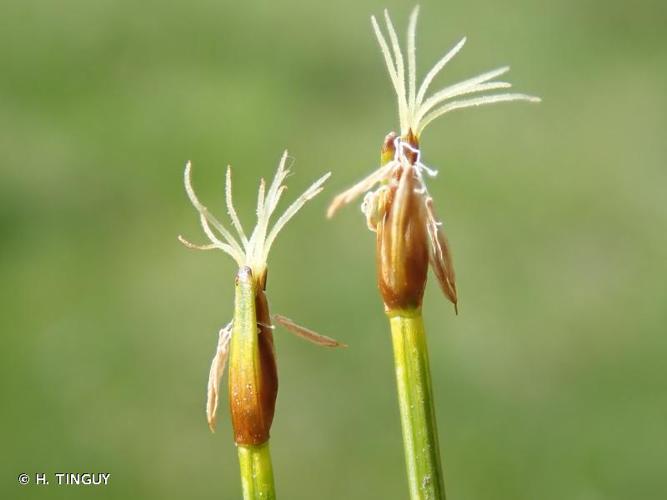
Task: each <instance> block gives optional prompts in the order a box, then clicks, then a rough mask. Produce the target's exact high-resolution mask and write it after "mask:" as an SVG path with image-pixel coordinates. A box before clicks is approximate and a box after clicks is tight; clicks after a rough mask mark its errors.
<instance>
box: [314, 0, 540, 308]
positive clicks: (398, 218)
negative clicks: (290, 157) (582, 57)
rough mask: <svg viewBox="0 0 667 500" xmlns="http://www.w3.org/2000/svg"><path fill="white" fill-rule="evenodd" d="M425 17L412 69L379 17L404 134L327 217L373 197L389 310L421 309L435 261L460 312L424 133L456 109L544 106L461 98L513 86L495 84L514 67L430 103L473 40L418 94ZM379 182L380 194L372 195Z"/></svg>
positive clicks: (411, 53)
mask: <svg viewBox="0 0 667 500" xmlns="http://www.w3.org/2000/svg"><path fill="white" fill-rule="evenodd" d="M418 14H419V7H416V8H415V9H414V10H413V11H412V14H411V15H410V21H409V23H408V36H407V69H406V67H405V62H404V58H403V53H402V51H401V47H400V45H399V41H398V36H397V35H396V30H395V29H394V25H393V23H392V22H391V19H390V17H389V14H388V12H387V11H386V10H385V11H384V19H385V24H386V28H387V32H388V34H389V41H390V43H387V39H386V38H385V36H384V35H383V34H382V30H381V29H380V26H379V24H378V22H377V20H376V19H375V17H374V16H373V17H371V23H372V25H373V30H374V32H375V35H376V37H377V39H378V42H379V44H380V49H381V51H382V54H383V56H384V59H385V62H386V65H387V69H388V71H389V77H390V79H391V82H392V85H393V87H394V90H395V92H396V96H397V100H398V116H399V124H400V135H397V134H395V133H393V132H392V133H390V134H389V135H387V137H386V138H385V141H384V144H383V146H382V152H381V158H380V168H378V169H377V170H375V171H374V172H373V173H372V174H370V175H369V176H368V177H366V178H365V179H363V180H362V181H360V182H358V183H357V184H355V185H354V186H352V187H351V188H349V189H348V190H346V191H344V192H343V193H341V194H340V195H338V196H337V197H336V198H334V200H333V202H332V203H331V205H330V206H329V210H328V212H327V216H328V217H332V216H333V215H334V214H335V212H336V211H337V210H338V209H339V208H340V207H341V206H343V205H345V204H347V203H350V202H351V201H353V200H354V199H356V198H357V197H358V196H359V195H361V194H362V193H366V195H365V197H364V202H363V204H362V211H363V212H364V215H365V216H366V221H367V224H368V227H369V229H371V230H372V231H375V232H376V233H377V257H376V261H377V267H378V285H379V288H380V291H381V293H382V296H383V299H384V303H385V308H386V309H387V310H389V311H392V310H397V309H411V308H416V307H419V306H420V305H421V302H422V297H423V292H424V286H425V283H426V269H427V267H428V263H429V262H430V264H431V267H432V268H433V271H434V273H435V275H436V277H437V279H438V283H439V284H440V287H441V289H442V290H443V292H444V294H445V295H446V296H447V298H448V299H449V300H450V301H451V302H452V303H453V304H454V307H455V309H456V308H457V302H458V298H457V293H456V283H455V277H454V268H453V264H452V258H451V253H450V250H449V244H448V242H447V238H446V237H445V233H444V230H443V227H442V222H440V221H439V220H438V219H437V218H436V215H435V210H434V208H433V199H432V198H431V196H430V195H429V193H428V189H427V187H426V184H425V180H424V179H425V177H427V176H428V177H435V176H436V175H437V171H435V170H432V169H430V168H429V167H427V166H426V165H425V164H424V163H423V162H422V160H421V150H420V144H419V141H420V137H421V134H422V132H423V131H424V129H425V128H426V127H427V126H428V125H429V124H430V123H431V122H432V121H433V120H435V119H436V118H438V117H440V116H442V115H444V114H445V113H448V112H450V111H454V110H456V109H462V108H468V107H473V106H480V105H483V104H492V103H497V102H506V101H528V102H539V101H540V99H539V98H537V97H533V96H529V95H526V94H518V93H500V94H490V95H489V94H487V95H481V96H476V97H467V98H463V99H458V100H454V99H455V98H458V97H462V96H468V95H470V94H477V93H480V92H487V91H491V90H497V89H506V88H509V87H511V85H510V84H509V83H507V82H501V81H494V79H495V78H496V77H498V76H500V75H503V74H504V73H506V72H507V71H509V67H507V66H504V67H501V68H498V69H495V70H491V71H488V72H486V73H483V74H481V75H479V76H476V77H473V78H469V79H467V80H464V81H462V82H459V83H456V84H454V85H450V86H448V87H445V88H443V89H441V90H439V91H437V92H435V93H434V94H432V95H431V96H430V97H426V93H427V91H428V89H429V86H430V84H431V82H432V81H433V79H434V78H435V77H436V76H437V74H438V73H439V72H440V71H441V70H442V69H443V68H444V67H445V65H446V64H447V63H448V62H449V61H450V60H451V59H452V58H453V57H454V56H455V55H456V54H457V53H458V52H459V51H460V50H461V48H462V47H463V45H464V44H465V41H466V39H465V38H463V39H462V40H461V41H460V42H459V43H458V44H456V45H455V46H454V47H453V48H452V49H451V50H450V51H449V52H447V53H446V54H445V55H444V56H443V57H442V59H440V60H439V61H438V62H437V63H436V64H435V65H434V66H433V68H431V70H430V71H429V72H428V73H427V74H426V77H425V78H424V80H423V81H422V83H421V85H420V86H419V88H417V78H416V57H415V53H416V50H415V32H416V27H417V16H418ZM378 184H379V185H380V186H379V188H377V189H376V190H375V191H371V190H372V189H373V188H375V186H376V185H378Z"/></svg>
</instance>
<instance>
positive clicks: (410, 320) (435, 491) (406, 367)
mask: <svg viewBox="0 0 667 500" xmlns="http://www.w3.org/2000/svg"><path fill="white" fill-rule="evenodd" d="M389 322H390V324H391V336H392V341H393V344H394V364H395V367H396V381H397V383H398V402H399V407H400V411H401V427H402V428H403V446H404V448H405V461H406V466H407V472H408V483H409V486H410V498H411V499H412V500H424V499H429V500H444V498H445V485H444V481H443V478H442V466H441V465H440V447H439V444H438V430H437V427H436V420H435V408H434V404H433V392H432V390H431V370H430V367H429V362H428V348H427V346H426V334H425V332H424V323H423V321H422V316H421V310H411V311H394V312H390V313H389Z"/></svg>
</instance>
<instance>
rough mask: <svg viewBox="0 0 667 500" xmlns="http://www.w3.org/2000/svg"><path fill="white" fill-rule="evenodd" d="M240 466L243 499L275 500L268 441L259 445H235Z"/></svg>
mask: <svg viewBox="0 0 667 500" xmlns="http://www.w3.org/2000/svg"><path fill="white" fill-rule="evenodd" d="M237 448H238V454H239V464H240V466H241V484H242V485H243V499H244V500H259V499H261V500H275V498H276V488H275V486H274V484H273V466H272V465H271V453H270V452H269V442H268V441H267V442H266V443H264V444H260V445H242V444H239V445H237Z"/></svg>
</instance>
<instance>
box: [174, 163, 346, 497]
mask: <svg viewBox="0 0 667 500" xmlns="http://www.w3.org/2000/svg"><path fill="white" fill-rule="evenodd" d="M287 159H288V157H287V151H285V153H284V154H283V156H282V158H281V160H280V164H279V165H278V170H277V172H276V175H275V177H274V179H273V182H272V183H271V186H270V187H269V189H268V191H267V190H266V185H265V183H264V179H262V180H261V181H260V184H259V194H258V196H257V225H256V226H255V228H254V230H253V232H252V234H251V235H250V237H248V236H246V233H245V232H244V230H243V227H242V225H241V222H240V220H239V218H238V216H237V214H236V210H235V209H234V204H233V202H232V180H231V169H230V168H229V167H228V168H227V178H226V186H225V188H226V189H225V199H226V204H227V211H228V214H229V218H230V219H231V222H232V225H233V226H234V229H235V230H236V233H237V236H234V235H233V234H232V232H231V231H229V230H228V229H227V228H226V227H225V226H224V225H223V224H222V223H221V222H220V221H219V220H218V219H217V218H216V217H214V216H213V215H212V214H211V212H209V210H208V209H207V208H206V207H205V206H204V205H203V204H202V203H201V202H200V201H199V199H198V198H197V195H196V194H195V191H194V189H193V187H192V182H191V179H190V173H191V166H190V163H188V164H187V166H186V167H185V190H186V192H187V194H188V196H189V198H190V201H191V202H192V204H193V205H194V207H195V208H196V210H197V212H198V213H199V220H200V222H201V226H202V229H203V230H204V233H205V234H206V236H207V237H208V240H209V243H208V244H205V245H196V244H193V243H190V242H189V241H187V240H185V239H184V238H183V237H181V236H179V240H180V241H181V242H182V243H183V244H184V245H186V246H187V247H188V248H193V249H197V250H214V249H219V250H222V251H223V252H225V253H227V254H229V255H230V256H231V257H232V258H233V259H234V260H235V261H236V263H237V264H238V266H239V270H238V273H237V274H236V283H235V298H234V317H233V319H232V321H231V322H230V323H229V324H228V325H227V326H226V327H224V328H223V329H222V330H220V333H219V335H218V345H217V349H216V353H215V356H214V357H213V361H212V363H211V370H210V374H209V380H208V401H207V404H206V418H207V420H208V424H209V427H210V428H211V430H214V429H215V422H216V412H217V408H218V400H219V394H220V378H221V376H222V374H223V371H224V368H225V363H226V361H227V357H228V356H229V405H230V409H231V416H232V427H233V430H234V441H235V443H236V446H237V450H238V457H239V463H240V468H241V483H242V489H243V497H244V499H246V500H250V499H263V500H270V499H274V498H276V494H275V486H274V479H273V467H272V464H271V455H270V452H269V433H270V429H271V424H272V422H273V415H274V409H275V404H276V397H277V394H278V374H277V367H276V359H275V350H274V346H273V328H274V327H273V324H272V319H273V320H274V321H276V322H277V323H279V324H281V325H282V326H283V327H285V328H286V329H287V330H289V331H290V332H292V333H295V334H296V335H298V336H300V337H302V338H305V339H306V340H309V341H311V342H314V343H316V344H318V345H322V346H326V347H338V346H342V344H340V343H338V342H336V341H335V340H333V339H331V338H329V337H325V336H323V335H319V334H317V333H316V332H314V331H312V330H309V329H307V328H305V327H302V326H299V325H298V324H296V323H294V322H293V321H292V320H289V319H287V318H285V317H284V316H280V315H274V316H271V315H270V314H269V304H268V300H267V297H266V293H265V291H266V277H267V264H266V262H267V258H268V254H269V250H270V249H271V246H272V245H273V242H274V240H275V238H276V236H277V235H278V233H279V232H280V231H281V230H282V229H283V228H284V226H285V224H287V222H288V221H289V220H290V219H291V218H292V217H293V216H294V215H295V214H296V213H297V212H298V211H299V210H300V209H301V207H303V205H304V204H305V203H306V202H307V201H308V200H310V199H311V198H313V197H315V196H316V195H317V194H318V193H320V192H321V191H322V189H323V188H322V186H323V184H324V182H325V181H326V180H327V179H328V178H329V176H330V174H329V173H328V174H326V175H324V176H323V177H321V178H320V179H318V180H317V181H316V182H315V183H314V184H313V185H312V186H310V187H309V188H308V189H307V190H306V191H305V192H304V193H303V194H302V195H301V196H299V197H298V198H297V199H296V201H294V202H293V203H292V204H291V205H290V206H289V207H288V208H287V210H285V212H284V213H283V214H282V215H281V216H280V217H279V218H278V219H277V220H276V222H275V224H274V225H273V227H272V228H271V229H269V222H270V219H271V216H272V215H273V213H274V212H275V210H276V208H277V206H278V202H279V201H280V198H281V195H282V193H283V191H284V190H285V189H286V187H285V186H284V185H283V181H284V180H285V179H286V177H287V175H288V174H289V170H288V169H287V167H286V163H287Z"/></svg>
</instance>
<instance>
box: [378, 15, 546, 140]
mask: <svg viewBox="0 0 667 500" xmlns="http://www.w3.org/2000/svg"><path fill="white" fill-rule="evenodd" d="M418 15H419V6H417V7H415V8H414V10H413V11H412V14H410V21H409V22H408V37H407V61H408V64H407V77H406V68H405V63H404V59H403V52H402V50H401V46H400V44H399V41H398V36H397V35H396V29H395V28H394V25H393V23H392V22H391V18H390V17H389V13H388V12H387V10H386V9H385V11H384V20H385V25H386V28H387V32H388V33H389V41H390V42H391V48H390V46H389V44H388V43H387V39H386V38H385V37H384V35H383V34H382V30H381V29H380V25H379V24H378V22H377V20H376V19H375V16H371V23H372V24H373V30H374V31H375V36H376V37H377V39H378V42H379V44H380V48H381V49H382V54H383V56H384V60H385V62H386V64H387V69H388V71H389V77H390V78H391V82H392V84H393V86H394V90H395V91H396V96H397V98H398V116H399V120H400V126H401V135H403V136H404V135H406V134H407V133H408V131H410V130H412V132H413V133H414V134H415V135H416V136H417V137H419V136H420V135H421V133H422V132H423V131H424V129H425V128H426V127H427V126H428V124H429V123H431V122H432V121H433V120H435V119H436V118H438V117H440V116H442V115H444V114H445V113H448V112H449V111H454V110H455V109H462V108H470V107H473V106H481V105H483V104H492V103H496V102H506V101H529V102H540V98H539V97H534V96H530V95H526V94H514V93H501V94H490V95H483V96H478V97H471V98H466V99H460V100H452V99H454V98H455V97H461V96H464V95H469V94H475V93H477V92H486V91H489V90H497V89H506V88H509V87H511V86H512V85H511V84H509V83H507V82H500V81H492V80H493V79H494V78H496V77H499V76H501V75H503V74H505V73H507V72H508V71H509V66H503V67H502V68H498V69H495V70H492V71H488V72H486V73H482V74H481V75H479V76H475V77H473V78H469V79H468V80H464V81H462V82H459V83H456V84H454V85H450V86H448V87H445V88H443V89H442V90H439V91H438V92H436V93H434V94H433V95H431V96H430V97H428V98H426V92H427V91H428V88H429V86H430V85H431V83H432V82H433V79H434V78H435V77H436V76H437V75H438V73H440V71H441V70H442V69H443V68H444V67H445V65H446V64H447V63H448V62H449V61H451V60H452V59H453V58H454V56H455V55H456V54H457V53H458V52H459V51H460V50H461V48H462V47H463V45H464V44H465V42H466V38H465V37H464V38H463V39H461V41H460V42H459V43H457V44H456V45H455V46H454V47H453V48H452V49H450V50H449V52H447V53H446V54H445V55H444V56H443V57H442V59H440V60H439V61H438V62H437V63H436V64H435V65H434V66H433V67H432V68H431V70H430V71H429V72H428V73H427V74H426V77H425V78H424V80H423V81H422V83H421V85H420V86H419V89H417V75H416V73H417V67H416V66H417V64H416V49H415V33H416V30H417V16H418ZM406 87H407V88H406Z"/></svg>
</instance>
